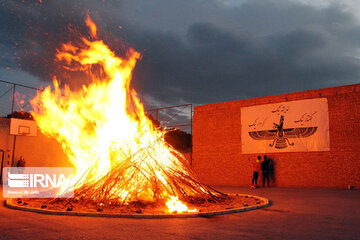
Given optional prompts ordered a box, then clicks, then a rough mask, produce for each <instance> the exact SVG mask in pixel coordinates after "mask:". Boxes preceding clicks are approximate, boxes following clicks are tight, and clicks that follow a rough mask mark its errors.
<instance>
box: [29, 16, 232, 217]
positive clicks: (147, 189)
mask: <svg viewBox="0 0 360 240" xmlns="http://www.w3.org/2000/svg"><path fill="white" fill-rule="evenodd" d="M86 24H87V26H88V27H89V29H90V33H91V37H89V39H90V40H89V39H87V38H85V37H82V38H81V43H80V44H78V45H75V44H73V43H66V44H63V45H62V46H61V48H60V49H59V50H58V52H57V55H56V57H57V61H59V63H60V64H63V66H64V68H66V69H67V70H70V71H82V72H84V73H86V74H87V76H88V77H89V78H91V82H92V83H91V84H89V85H88V86H83V88H82V89H81V90H80V91H71V90H70V88H69V87H67V86H65V89H64V90H63V91H62V90H60V88H59V85H58V82H57V80H56V79H54V87H55V90H54V91H52V90H51V89H50V87H48V88H47V89H46V90H45V91H44V92H42V93H39V94H38V96H37V97H36V98H34V99H33V100H32V104H33V105H34V106H37V104H38V103H39V102H40V103H41V111H40V112H39V113H32V114H33V116H34V119H35V120H36V122H37V124H38V126H39V128H40V129H41V131H42V132H43V133H44V134H45V135H47V136H50V137H53V138H55V139H56V140H57V141H58V142H59V143H60V144H61V146H62V148H63V150H64V152H65V153H66V154H67V156H68V159H69V160H70V161H71V163H72V164H73V166H74V168H75V171H76V174H75V176H74V177H73V178H72V179H71V180H69V182H68V184H67V187H65V188H64V189H63V191H62V192H61V193H59V194H62V193H64V192H66V191H67V189H70V188H72V189H74V192H75V197H74V198H72V199H68V200H65V199H64V200H62V201H67V203H70V204H73V203H80V204H85V205H86V204H91V205H94V206H97V207H99V206H101V207H102V206H105V207H106V206H126V205H129V204H134V203H142V204H150V205H151V204H155V205H161V206H164V207H167V209H168V211H170V212H175V211H177V212H190V211H197V210H196V209H195V208H194V209H188V208H187V206H186V205H185V204H184V203H186V204H190V205H192V206H194V205H196V204H198V203H203V202H218V201H221V200H224V199H225V198H226V195H225V194H222V193H220V192H218V191H215V190H213V189H211V188H209V187H207V186H205V185H203V184H201V183H199V181H198V180H197V179H196V178H195V177H194V175H193V173H192V172H191V170H190V168H189V167H188V166H187V164H186V160H185V159H184V157H183V156H182V154H181V153H179V152H177V151H176V150H175V149H173V148H172V147H171V146H170V145H168V144H166V142H165V141H164V134H165V132H164V130H159V129H156V128H155V127H154V126H153V125H152V122H151V121H150V120H149V119H148V117H147V116H146V115H145V112H144V108H143V105H142V104H141V103H140V100H139V99H138V97H137V96H136V92H135V91H134V90H133V89H130V80H131V73H132V70H133V68H134V67H135V64H136V61H137V59H139V58H140V54H139V53H137V52H136V51H135V50H133V49H129V50H128V51H127V54H126V57H124V58H120V57H118V56H116V55H115V53H114V52H113V51H111V50H110V49H109V47H108V46H107V45H105V44H104V42H103V41H102V40H99V39H98V37H97V28H96V25H95V24H94V23H93V22H92V20H91V19H90V17H87V19H86ZM60 96H66V97H60ZM56 201H60V200H59V199H55V200H52V201H51V202H56Z"/></svg>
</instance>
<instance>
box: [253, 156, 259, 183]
mask: <svg viewBox="0 0 360 240" xmlns="http://www.w3.org/2000/svg"><path fill="white" fill-rule="evenodd" d="M260 170H261V156H258V157H257V159H256V161H255V162H254V163H253V178H252V180H251V184H252V186H253V187H255V186H257V184H258V183H257V181H258V178H259V172H260ZM254 184H255V185H254Z"/></svg>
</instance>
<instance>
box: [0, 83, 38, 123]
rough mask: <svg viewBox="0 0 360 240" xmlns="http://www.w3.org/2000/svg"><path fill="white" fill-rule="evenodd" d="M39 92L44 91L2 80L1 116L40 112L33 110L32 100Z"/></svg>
mask: <svg viewBox="0 0 360 240" xmlns="http://www.w3.org/2000/svg"><path fill="white" fill-rule="evenodd" d="M39 91H43V89H40V88H34V87H29V86H25V85H23V84H18V83H12V82H7V81H4V80H0V103H1V104H0V116H2V117H6V116H7V115H9V114H11V113H13V112H30V111H31V110H32V111H38V110H39V109H38V108H36V109H33V108H32V106H31V104H30V100H31V99H33V98H34V97H35V96H36V95H37V94H38V92H39Z"/></svg>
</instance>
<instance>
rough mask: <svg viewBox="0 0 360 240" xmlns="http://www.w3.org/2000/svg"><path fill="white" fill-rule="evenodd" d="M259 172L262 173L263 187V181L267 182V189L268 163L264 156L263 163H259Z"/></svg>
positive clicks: (268, 180)
mask: <svg viewBox="0 0 360 240" xmlns="http://www.w3.org/2000/svg"><path fill="white" fill-rule="evenodd" d="M261 171H262V179H263V187H265V181H266V182H267V185H268V187H269V186H270V184H269V182H270V179H269V174H270V162H269V159H268V158H267V156H266V155H265V156H264V161H262V163H261Z"/></svg>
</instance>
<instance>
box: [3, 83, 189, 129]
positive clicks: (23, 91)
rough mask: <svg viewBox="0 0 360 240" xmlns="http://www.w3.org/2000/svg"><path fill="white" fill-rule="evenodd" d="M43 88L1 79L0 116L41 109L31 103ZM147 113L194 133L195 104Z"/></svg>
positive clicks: (156, 109)
mask: <svg viewBox="0 0 360 240" xmlns="http://www.w3.org/2000/svg"><path fill="white" fill-rule="evenodd" d="M39 91H43V89H41V88H34V87H30V86H26V85H23V84H18V83H12V82H8V81H4V80H0V103H1V104H0V116H2V117H6V116H8V115H9V114H11V113H14V112H30V111H35V112H38V111H39V106H40V104H38V105H37V107H36V108H35V109H33V107H32V106H31V104H30V100H31V99H33V98H34V97H35V96H36V95H37V94H38V92H39ZM145 111H146V113H147V115H148V116H149V117H150V118H152V119H153V120H155V121H157V122H158V123H159V125H160V127H166V128H176V129H180V130H181V131H184V132H186V133H189V134H191V135H192V122H193V121H192V120H193V119H192V116H193V105H192V104H183V105H177V106H169V107H160V108H153V109H148V110H145Z"/></svg>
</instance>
